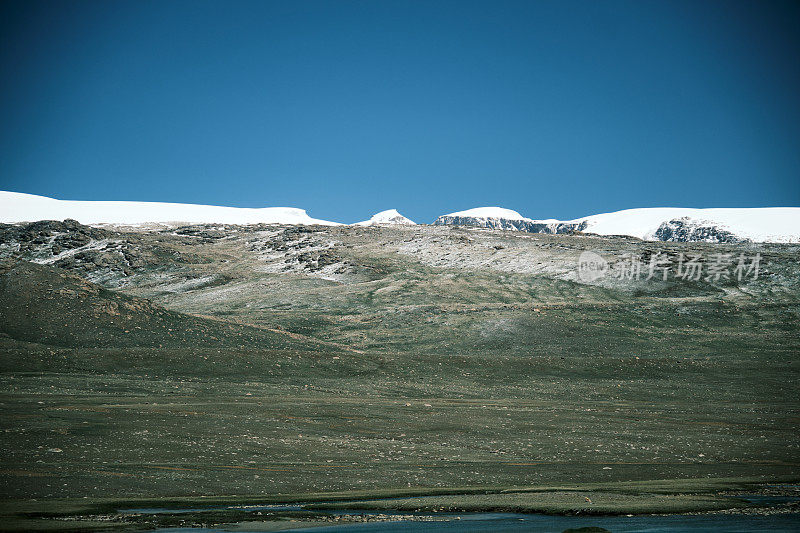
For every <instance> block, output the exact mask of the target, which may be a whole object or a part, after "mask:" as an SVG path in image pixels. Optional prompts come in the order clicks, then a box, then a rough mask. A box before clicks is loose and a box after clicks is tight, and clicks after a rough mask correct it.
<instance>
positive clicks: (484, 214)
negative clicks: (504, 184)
mask: <svg viewBox="0 0 800 533" xmlns="http://www.w3.org/2000/svg"><path fill="white" fill-rule="evenodd" d="M442 216H445V217H470V218H504V219H506V220H530V219H526V218H525V217H523V216H522V215H520V214H519V213H517V212H516V211H512V210H511V209H505V208H503V207H475V208H473V209H467V210H466V211H457V212H455V213H450V214H449V215H442ZM440 218H441V217H440Z"/></svg>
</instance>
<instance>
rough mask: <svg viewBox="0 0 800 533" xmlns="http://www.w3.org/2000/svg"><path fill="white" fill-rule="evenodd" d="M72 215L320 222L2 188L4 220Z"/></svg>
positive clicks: (273, 213)
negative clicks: (65, 197)
mask: <svg viewBox="0 0 800 533" xmlns="http://www.w3.org/2000/svg"><path fill="white" fill-rule="evenodd" d="M67 218H71V219H73V220H77V221H78V222H80V223H82V224H126V225H142V224H149V223H187V224H202V223H220V224H308V225H310V224H320V225H325V226H335V225H338V222H329V221H327V220H319V219H316V218H311V217H310V216H308V213H306V211H305V209H299V208H296V207H263V208H249V207H222V206H216V205H199V204H178V203H165V202H128V201H119V202H115V201H111V202H107V201H81V200H56V199H54V198H48V197H46V196H37V195H34V194H25V193H17V192H6V191H0V222H4V223H15V222H34V221H37V220H64V219H67Z"/></svg>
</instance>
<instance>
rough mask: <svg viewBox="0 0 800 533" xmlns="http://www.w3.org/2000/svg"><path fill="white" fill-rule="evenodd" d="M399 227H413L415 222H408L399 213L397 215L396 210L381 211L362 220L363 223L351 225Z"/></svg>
mask: <svg viewBox="0 0 800 533" xmlns="http://www.w3.org/2000/svg"><path fill="white" fill-rule="evenodd" d="M398 224H399V225H401V226H415V225H416V222H414V221H413V220H409V219H407V218H406V217H404V216H403V215H401V214H400V213H398V211H397V209H387V210H386V211H381V212H380V213H375V214H374V215H372V218H370V219H369V220H364V221H363V222H356V223H355V224H353V225H354V226H393V225H398Z"/></svg>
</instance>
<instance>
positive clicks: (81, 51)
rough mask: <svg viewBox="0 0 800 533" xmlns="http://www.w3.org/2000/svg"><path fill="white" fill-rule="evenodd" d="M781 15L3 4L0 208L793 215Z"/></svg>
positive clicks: (340, 0)
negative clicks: (50, 204)
mask: <svg viewBox="0 0 800 533" xmlns="http://www.w3.org/2000/svg"><path fill="white" fill-rule="evenodd" d="M798 24H800V2H786V3H782V2H770V1H757V2H756V1H749V0H748V1H746V2H735V1H725V2H723V1H714V2H703V1H700V0H691V1H687V2H669V1H662V2H657V1H638V0H637V1H632V2H619V1H599V2H598V1H589V0H586V1H581V2H568V1H564V0H557V1H535V0H527V1H523V2H511V1H506V2H503V1H489V0H486V1H481V2H470V1H467V0H458V1H453V2H445V1H435V0H427V1H409V0H403V1H397V2H393V1H388V0H377V1H376V0H369V1H364V2H353V1H345V0H328V1H324V2H312V1H288V0H287V1H280V2H269V1H256V2H244V1H234V2H227V1H226V2H222V1H220V2H206V1H198V0H191V1H186V2H184V1H169V0H166V1H157V2H146V1H140V0H131V1H126V2H114V1H107V0H103V1H60V0H59V1H53V2H36V1H30V0H25V1H23V2H18V3H16V2H10V1H8V0H6V1H5V2H3V3H2V4H0V189H4V190H13V191H20V192H29V193H34V194H42V195H47V196H53V197H58V198H64V199H87V200H92V199H105V200H155V201H174V202H191V203H212V204H219V205H235V206H248V207H262V206H295V207H303V208H306V209H307V210H308V211H309V213H310V214H311V215H312V216H315V217H318V218H325V219H332V220H338V221H342V222H353V221H356V220H361V219H364V218H367V217H369V216H370V215H371V214H372V213H374V212H376V211H379V210H383V209H387V208H393V207H394V208H397V209H399V210H400V211H401V212H402V213H403V214H406V215H407V216H409V217H411V218H413V219H415V220H417V221H418V222H430V221H432V220H433V219H434V218H435V217H436V216H437V215H439V214H443V213H448V212H451V211H456V210H461V209H466V208H470V207H476V206H484V205H499V206H503V207H508V208H511V209H515V210H517V211H520V212H522V213H523V214H525V215H527V216H530V217H534V218H547V217H554V218H562V219H566V218H574V217H578V216H582V215H588V214H593V213H598V212H605V211H614V210H618V209H624V208H629V207H648V206H686V207H747V206H797V205H800V59H799V58H800V32H798V30H797V28H798Z"/></svg>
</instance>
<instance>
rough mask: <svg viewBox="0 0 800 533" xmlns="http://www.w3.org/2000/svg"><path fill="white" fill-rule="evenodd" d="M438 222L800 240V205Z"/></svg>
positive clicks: (661, 236) (484, 210) (467, 214)
mask: <svg viewBox="0 0 800 533" xmlns="http://www.w3.org/2000/svg"><path fill="white" fill-rule="evenodd" d="M434 224H435V225H456V226H473V227H483V228H491V229H505V230H516V231H526V232H530V233H573V232H582V233H592V234H596V235H624V236H630V237H636V238H639V239H643V240H649V241H689V242H698V241H701V242H746V241H749V242H776V243H781V242H783V243H793V242H800V208H797V207H758V208H711V209H694V208H681V207H649V208H639V209H625V210H623V211H616V212H612V213H601V214H598V215H591V216H587V217H582V218H576V219H574V220H566V221H560V220H555V219H546V220H535V219H531V218H527V217H524V216H522V215H520V214H519V213H517V212H516V211H512V210H510V209H503V208H500V207H479V208H475V209H468V210H466V211H459V212H457V213H450V214H449V215H442V216H440V217H439V218H437V219H436V221H435V222H434Z"/></svg>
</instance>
